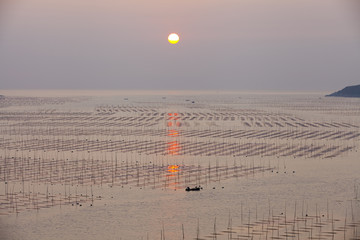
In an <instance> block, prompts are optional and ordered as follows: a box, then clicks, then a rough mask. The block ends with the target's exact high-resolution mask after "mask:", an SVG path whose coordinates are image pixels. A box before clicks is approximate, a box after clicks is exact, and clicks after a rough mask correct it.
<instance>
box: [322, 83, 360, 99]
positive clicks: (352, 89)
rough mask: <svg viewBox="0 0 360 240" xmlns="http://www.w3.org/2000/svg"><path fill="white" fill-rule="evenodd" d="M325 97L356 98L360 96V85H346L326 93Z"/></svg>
mask: <svg viewBox="0 0 360 240" xmlns="http://www.w3.org/2000/svg"><path fill="white" fill-rule="evenodd" d="M326 97H356V98H360V85H355V86H348V87H346V88H344V89H342V90H340V91H337V92H334V93H332V94H329V95H326Z"/></svg>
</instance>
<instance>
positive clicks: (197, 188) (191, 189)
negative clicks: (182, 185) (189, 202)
mask: <svg viewBox="0 0 360 240" xmlns="http://www.w3.org/2000/svg"><path fill="white" fill-rule="evenodd" d="M200 189H202V187H200V186H198V187H193V188H190V187H187V188H186V189H185V191H187V192H189V191H200Z"/></svg>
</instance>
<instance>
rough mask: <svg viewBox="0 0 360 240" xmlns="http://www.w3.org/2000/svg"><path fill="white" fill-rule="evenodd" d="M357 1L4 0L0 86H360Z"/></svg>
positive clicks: (1, 8)
mask: <svg viewBox="0 0 360 240" xmlns="http://www.w3.org/2000/svg"><path fill="white" fill-rule="evenodd" d="M353 1H354V2H356V0H353ZM356 7H359V5H356V4H354V5H351V0H151V1H149V0H0V89H14V88H18V89H19V88H20V89H50V88H61V89H64V88H65V89H193V90H199V89H221V90H325V91H328V90H337V89H339V88H342V87H344V86H346V85H353V84H360V18H357V17H358V16H357V14H358V13H359V12H357V10H356ZM359 10H360V9H359ZM171 32H177V33H178V34H179V35H180V42H179V44H177V45H171V44H169V43H168V42H167V36H168V34H169V33H171Z"/></svg>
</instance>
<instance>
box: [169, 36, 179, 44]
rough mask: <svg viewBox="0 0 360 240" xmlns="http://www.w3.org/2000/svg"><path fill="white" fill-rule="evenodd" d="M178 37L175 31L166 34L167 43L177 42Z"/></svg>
mask: <svg viewBox="0 0 360 240" xmlns="http://www.w3.org/2000/svg"><path fill="white" fill-rule="evenodd" d="M179 39H180V38H179V35H177V34H176V33H171V34H170V35H169V36H168V40H169V43H171V44H177V43H178V42H179Z"/></svg>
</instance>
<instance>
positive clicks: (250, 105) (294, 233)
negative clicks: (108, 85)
mask: <svg viewBox="0 0 360 240" xmlns="http://www.w3.org/2000/svg"><path fill="white" fill-rule="evenodd" d="M1 94H2V95H3V96H2V97H0V133H1V135H0V239H144V240H145V239H160V240H165V239H243V240H245V239H249V240H250V239H284V240H288V239H294V240H300V239H314V240H315V239H319V240H320V239H344V240H348V239H349V240H357V239H360V199H359V197H360V177H359V176H360V174H359V173H360V163H359V160H360V158H359V157H360V155H359V140H360V100H359V99H346V98H325V97H323V95H324V94H321V93H286V92H284V93H248V92H222V93H213V92H166V91H159V92H156V93H151V92H121V91H119V92H116V91H102V92H101V91H98V92H84V91H78V92H76V91H70V92H65V91H54V92H51V93H49V92H46V91H21V92H18V91H3V92H2V93H1ZM186 188H194V189H195V188H197V189H198V191H185V189H186Z"/></svg>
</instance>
